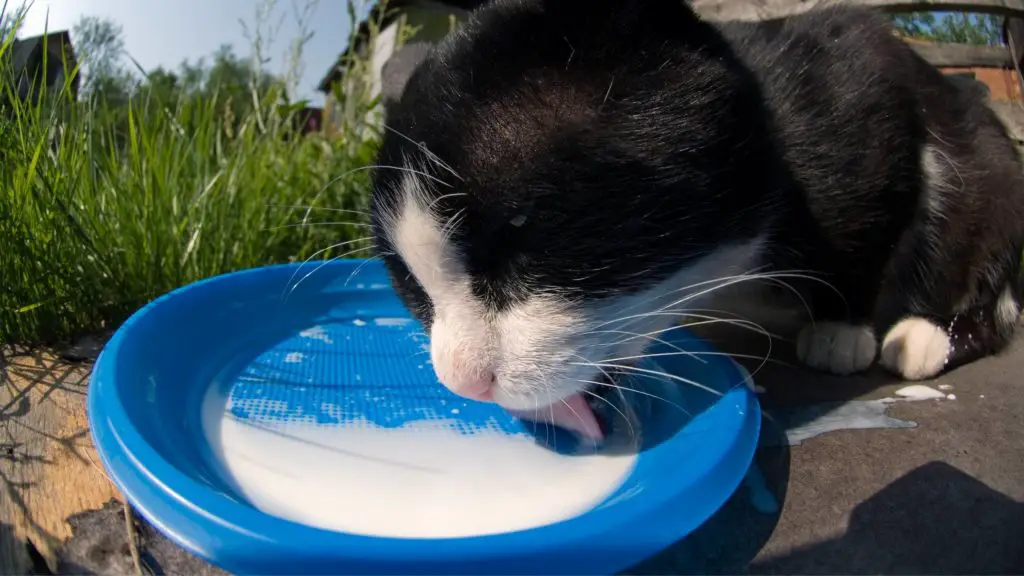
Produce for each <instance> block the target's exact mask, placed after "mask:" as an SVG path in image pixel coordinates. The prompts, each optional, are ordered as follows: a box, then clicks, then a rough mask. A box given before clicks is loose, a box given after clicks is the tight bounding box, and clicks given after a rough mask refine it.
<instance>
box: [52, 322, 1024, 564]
mask: <svg viewBox="0 0 1024 576" xmlns="http://www.w3.org/2000/svg"><path fill="white" fill-rule="evenodd" d="M776 351H777V352H778V349H776ZM776 358H781V359H782V363H773V364H769V365H767V366H766V367H764V368H763V369H762V370H761V371H760V372H758V373H757V375H756V378H755V379H756V382H757V383H758V384H759V385H760V386H763V387H764V388H766V389H767V392H766V393H765V394H764V395H763V396H762V404H763V406H764V408H765V411H766V414H767V415H768V417H767V418H766V423H765V427H764V432H763V434H762V445H763V446H762V448H761V449H760V450H759V453H758V455H757V458H756V464H757V465H756V468H755V470H756V471H757V472H759V473H760V474H761V475H763V477H764V480H763V481H761V480H758V479H757V478H756V477H752V479H751V482H750V483H748V484H747V485H744V486H741V488H740V489H739V490H738V491H737V492H736V494H735V495H734V497H733V498H732V500H730V502H729V503H728V504H727V505H726V506H725V507H723V509H722V510H721V511H720V512H719V513H718V514H717V515H716V516H714V517H713V518H712V519H711V520H710V521H708V522H707V523H706V524H705V525H704V526H703V527H702V528H701V529H700V530H698V531H697V532H696V533H694V534H693V535H692V536H691V537H690V538H688V539H687V540H686V541H684V542H683V543H680V544H679V545H677V546H675V547H673V548H672V549H670V550H667V551H665V553H663V554H661V555H659V556H658V557H656V558H653V559H651V560H650V561H648V562H645V563H644V564H642V565H641V566H637V567H635V569H633V570H630V571H629V572H630V573H637V574H681V573H704V574H740V573H750V574H780V573H784V574H869V573H870V574H1024V393H1022V392H1024V339H1020V340H1018V342H1017V344H1016V345H1015V346H1014V347H1013V348H1012V349H1011V350H1009V351H1008V352H1007V353H1006V354H1003V355H1001V356H999V357H996V358H990V359H987V360H984V361H981V362H978V363H975V364H973V365H969V366H966V367H963V368H960V369H958V370H956V371H953V372H952V373H949V374H947V375H945V376H943V377H942V378H940V379H938V380H935V381H931V382H927V383H925V384H927V385H928V386H930V387H931V388H933V389H935V390H942V391H943V392H944V393H945V394H952V395H953V396H955V398H954V397H948V398H942V399H930V400H919V401H900V402H891V403H888V402H886V401H879V400H878V399H883V398H891V397H893V396H894V393H895V392H896V390H898V389H900V388H902V387H904V386H905V385H906V384H907V383H905V382H897V381H895V379H893V378H892V377H890V376H888V375H886V374H884V373H882V372H881V371H873V372H871V373H869V374H866V375H862V376H856V377H848V378H837V377H830V376H826V375H822V374H817V373H812V372H808V371H806V370H804V369H802V368H797V367H794V366H793V365H787V364H786V362H787V361H790V362H791V361H792V360H791V359H787V358H786V357H785V356H776ZM858 410H859V411H858ZM865 414H866V416H865ZM858 426H861V427H868V428H867V429H849V428H851V427H858ZM886 426H889V427H886ZM891 426H896V427H891ZM829 430H831V431H829ZM819 433H820V434H819ZM816 434H817V435H816ZM790 444H797V445H790ZM776 505H777V506H778V510H775V511H773V510H772V509H773V507H774V506H776ZM121 510H122V509H121V507H120V504H118V503H116V502H113V501H112V502H110V503H108V505H107V506H106V507H104V508H103V509H102V510H98V511H94V512H84V513H82V514H78V515H76V516H75V517H72V518H69V524H70V525H71V526H72V529H73V532H74V535H73V536H72V538H71V539H70V540H68V541H66V543H65V545H64V546H63V548H62V549H61V551H60V552H59V556H60V558H61V562H60V571H61V572H63V573H76V574H81V573H89V572H91V573H100V574H114V573H127V572H134V566H133V563H132V558H131V556H130V554H129V548H128V546H127V541H126V539H125V530H124V518H123V517H122V514H121ZM139 523H140V525H139V527H138V529H137V533H138V537H139V548H140V552H141V560H142V562H143V564H145V565H148V566H149V567H150V568H151V569H153V571H154V572H156V573H167V574H173V573H178V574H199V573H207V574H210V573H216V572H217V571H216V570H215V569H213V568H212V567H209V566H207V565H205V564H204V563H202V562H200V561H198V560H197V559H195V558H193V557H191V556H189V555H188V554H186V553H184V552H183V551H181V550H180V549H178V548H177V547H175V546H173V545H171V544H170V543H169V542H167V541H166V540H165V539H163V538H162V537H161V536H160V535H159V534H158V533H156V532H155V531H154V530H152V529H151V528H150V527H149V526H147V525H145V524H144V523H142V522H141V521H139ZM37 567H39V569H40V571H44V572H45V568H44V567H42V565H41V564H38V563H37Z"/></svg>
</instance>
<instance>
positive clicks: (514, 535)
mask: <svg viewBox="0 0 1024 576" xmlns="http://www.w3.org/2000/svg"><path fill="white" fill-rule="evenodd" d="M319 262H327V264H328V265H337V266H349V267H353V266H360V267H361V266H364V265H367V264H371V263H373V264H379V263H380V261H379V260H378V259H376V258H350V259H339V260H333V261H330V260H328V261H318V263H319ZM306 264H308V263H306ZM300 265H302V264H300V263H298V262H293V263H286V264H273V265H269V266H262V267H255V268H247V269H242V270H237V271H233V272H228V273H225V274H220V275H216V276H211V277H208V278H205V279H202V280H199V281H196V282H193V283H190V284H186V285H184V286H181V287H178V288H176V289H174V290H171V291H169V292H167V293H165V294H163V295H161V296H159V297H157V298H155V299H154V300H152V301H151V302H149V303H148V304H146V305H144V306H143V307H141V308H140V309H139V310H137V311H136V312H135V313H134V314H132V315H131V316H130V317H129V318H128V319H127V320H126V321H125V322H124V323H123V324H122V325H121V326H120V327H118V329H117V330H116V331H115V333H114V335H113V336H112V337H111V339H110V340H109V341H108V342H107V344H106V345H105V347H104V348H103V350H102V352H101V353H100V356H99V358H98V359H97V362H96V365H95V368H94V371H93V375H92V378H91V381H90V384H89V389H88V392H87V395H88V399H87V410H88V420H89V425H90V431H91V435H92V440H93V443H94V445H95V447H96V450H97V453H98V454H99V457H100V460H101V462H102V464H103V466H104V468H105V469H106V470H107V471H108V473H109V475H110V477H111V480H112V481H113V482H114V484H115V485H116V486H117V488H118V489H119V490H120V492H121V493H122V494H123V495H124V496H125V498H126V499H127V500H128V502H130V503H131V504H132V505H133V506H134V507H136V508H137V509H138V510H139V512H140V513H141V514H142V515H143V516H144V517H145V518H146V519H147V520H148V521H150V523H152V524H153V525H154V526H155V527H157V528H158V530H160V531H161V532H162V533H163V534H164V535H166V536H168V537H169V538H170V539H171V540H172V541H174V542H176V543H177V544H178V545H180V546H183V547H184V548H186V549H188V550H189V551H191V552H193V553H195V554H197V555H199V556H201V557H203V558H204V559H206V560H208V561H210V562H212V563H214V564H218V565H221V564H220V561H221V560H227V559H226V558H223V554H222V552H223V549H225V548H230V547H232V546H238V547H239V548H240V549H241V548H246V547H251V546H253V545H256V544H257V543H259V544H260V545H265V546H266V545H269V546H276V547H277V548H279V549H281V550H292V551H294V550H296V549H297V547H296V546H297V544H300V543H301V549H303V550H306V551H308V552H309V553H310V554H311V555H329V556H331V557H336V558H342V557H346V556H350V557H358V558H360V559H362V560H363V561H371V562H372V561H376V560H379V561H380V562H381V563H385V564H386V563H388V562H390V561H393V559H394V558H406V559H409V560H415V559H422V560H423V561H428V560H429V561H430V562H438V561H441V562H445V561H458V562H464V561H480V560H487V559H489V558H492V557H495V556H499V557H500V556H504V555H507V554H508V551H509V550H511V549H514V550H516V552H517V555H518V554H538V553H548V552H552V551H556V550H559V549H563V548H566V547H571V546H579V545H581V544H583V543H584V542H587V541H592V539H593V538H594V537H597V536H599V535H607V534H609V533H616V532H622V530H621V528H622V527H627V526H628V527H630V528H631V530H632V532H633V533H632V534H622V537H624V538H627V539H630V538H632V539H639V540H645V539H649V538H650V537H652V536H654V535H655V534H657V535H660V538H659V539H664V538H665V537H668V535H670V533H677V534H675V536H676V537H675V540H678V539H679V538H682V537H684V536H685V535H686V534H688V533H689V532H692V531H693V530H694V529H696V528H697V527H698V526H699V525H700V524H702V523H703V522H705V521H706V520H707V518H708V517H710V516H711V515H712V514H713V513H714V512H715V511H716V510H717V509H718V508H719V507H720V506H721V505H723V504H724V503H725V501H726V500H727V499H728V498H729V497H730V496H731V494H732V493H733V492H734V491H735V490H736V488H737V487H738V486H739V484H740V483H741V482H742V479H743V474H739V475H736V477H735V478H731V479H730V482H729V484H731V486H727V487H728V490H721V491H720V494H721V497H720V498H716V499H713V500H721V501H716V502H713V504H714V506H713V507H710V511H709V512H708V513H707V514H703V513H702V514H700V516H702V518H701V519H700V520H699V522H698V523H697V525H694V526H689V525H687V523H682V522H677V523H669V524H671V526H651V527H649V529H650V532H645V531H644V530H643V529H636V528H638V527H637V526H636V525H637V524H638V522H636V521H637V520H641V519H643V518H645V515H650V514H651V513H652V512H656V511H657V510H658V509H660V508H662V507H664V506H666V505H670V504H671V503H672V501H673V500H674V499H676V498H678V497H679V496H680V494H684V493H685V492H687V488H688V486H689V485H692V484H695V483H696V482H697V481H698V480H700V479H701V478H702V477H701V476H695V477H694V478H695V479H694V480H692V481H691V482H689V483H686V482H682V483H673V482H665V483H664V484H661V488H657V485H655V486H653V487H652V486H649V487H648V488H649V489H648V490H645V491H644V493H643V498H640V499H636V498H633V499H631V500H633V501H634V502H636V501H637V500H639V503H638V504H639V505H635V504H634V505H632V506H629V508H627V510H623V509H622V507H621V506H617V507H616V510H615V511H614V513H613V510H612V509H610V508H609V509H605V510H603V511H602V510H601V508H600V507H598V508H595V509H593V510H591V511H589V512H586V513H584V514H581V515H578V516H575V517H571V518H567V519H565V520H561V521H559V522H555V523H552V524H547V525H542V526H537V527H533V528H527V529H522V530H516V531H511V532H504V533H498V534H487V535H480V536H468V537H444V538H399V537H388V536H380V537H378V536H370V535H363V534H353V533H346V532H338V531H333V530H329V529H326V528H318V527H315V526H309V525H305V524H302V523H299V522H296V521H292V520H288V519H285V518H280V517H277V516H273V515H270V514H267V513H264V512H262V511H260V510H258V509H257V508H255V507H253V506H252V505H250V504H248V503H246V502H244V501H240V500H236V499H234V498H231V497H230V496H228V495H226V494H223V493H220V492H219V491H218V490H215V489H213V488H211V487H208V486H206V485H204V484H202V483H201V482H198V481H197V480H196V479H195V478H194V477H191V476H189V475H188V474H187V473H186V471H183V470H180V469H178V468H177V467H175V466H174V465H173V464H171V463H170V462H169V461H167V460H166V459H165V458H164V457H163V456H161V455H160V454H159V453H158V452H157V450H156V449H155V448H153V447H152V446H151V445H150V444H149V443H148V442H147V441H146V439H145V437H144V436H143V434H142V433H141V432H140V431H139V429H138V427H137V426H136V425H135V423H134V419H133V416H132V415H131V414H129V413H128V411H127V410H126V408H125V406H124V404H123V403H122V402H121V397H120V394H119V386H120V382H119V379H118V370H117V366H118V356H119V353H120V351H121V348H122V346H123V345H124V342H125V341H126V339H128V338H129V337H130V335H131V333H132V331H133V328H134V327H135V326H136V325H137V324H138V323H139V322H141V321H142V320H143V319H144V318H145V317H146V316H147V315H148V314H149V313H150V312H151V311H152V310H153V309H154V308H156V307H158V306H163V305H165V304H166V303H167V302H168V301H170V300H171V299H174V298H176V297H178V296H180V295H182V294H184V293H186V292H189V291H193V290H197V289H202V288H203V287H204V286H209V285H211V284H214V283H223V282H233V281H236V280H238V279H240V278H242V277H245V276H250V275H259V274H268V273H271V272H279V271H281V269H291V268H295V267H297V266H300ZM695 337H696V336H695ZM697 340H698V341H699V342H701V343H702V344H703V345H707V346H709V344H707V343H706V342H705V341H704V340H703V339H701V338H697ZM709 361H714V362H716V363H719V364H720V365H721V366H722V367H723V368H724V369H725V370H727V371H731V372H733V373H735V374H736V375H738V376H740V377H741V378H742V377H743V376H745V375H744V374H743V372H744V370H743V369H742V368H741V367H740V366H739V365H738V364H736V362H735V361H734V360H732V359H731V358H729V357H727V356H712V357H709ZM732 394H739V395H740V396H739V398H737V399H736V401H737V402H742V403H743V404H744V405H745V406H746V407H747V409H746V410H745V411H744V413H745V415H741V416H740V417H739V418H738V419H737V423H736V424H735V426H732V427H730V430H733V429H734V431H733V434H731V435H730V437H729V438H728V441H727V442H726V441H721V442H720V444H721V445H722V448H723V449H722V450H721V451H720V456H718V458H717V459H715V461H714V462H710V463H709V464H708V466H707V470H706V472H708V473H709V474H710V473H711V472H712V471H713V470H712V469H713V468H715V467H721V466H722V465H723V464H724V463H728V461H736V462H738V461H740V460H742V461H743V462H745V463H746V464H745V465H744V467H743V470H744V472H745V471H746V469H747V468H748V467H749V465H750V463H751V462H752V460H753V455H754V451H755V450H756V445H757V442H756V438H757V436H758V434H759V433H760V426H761V414H760V409H759V403H758V400H757V397H756V396H755V395H754V393H753V391H752V390H750V389H749V388H748V386H746V385H745V384H743V383H740V384H738V385H734V386H733V387H732V388H730V389H728V390H726V391H725V392H724V393H723V396H722V398H725V397H726V396H727V395H732ZM719 402H720V401H719ZM719 402H716V403H715V404H713V405H712V408H714V407H716V406H718V405H719ZM744 420H745V421H744ZM742 436H752V437H753V442H749V441H746V440H749V439H748V438H741V437H742ZM666 445H671V443H670V442H666ZM738 451H742V452H738ZM670 486H671V488H670ZM652 488H653V489H652ZM708 504H711V503H710V502H705V503H704V504H703V507H704V508H709V507H708ZM168 505H170V506H172V507H174V506H176V507H179V508H178V509H177V512H178V516H179V518H178V521H181V520H185V519H186V518H185V517H190V521H191V522H192V524H193V526H192V527H191V528H192V530H188V531H190V532H193V533H195V532H196V531H197V530H198V531H200V532H202V531H204V529H202V527H200V526H196V524H197V523H198V524H202V523H207V529H206V530H205V531H211V530H214V531H217V532H218V533H219V536H220V546H219V548H220V550H218V546H217V545H211V544H210V543H208V542H202V541H197V540H196V539H195V538H193V537H190V536H189V535H187V534H185V533H183V531H182V530H180V529H176V528H175V526H173V525H169V524H170V523H168V522H165V517H166V512H167V511H168V508H167V506H168ZM157 508H163V509H164V513H163V514H162V513H160V512H157V510H156V509H157ZM624 512H625V515H624ZM690 523H691V524H692V522H690ZM673 527H674V529H673ZM230 535H234V538H230V537H229V538H227V539H225V538H224V537H225V536H230ZM616 536H617V537H618V536H619V534H616ZM238 539H242V540H238ZM672 541H674V540H672ZM672 541H668V542H665V543H664V544H665V545H668V544H671V543H672ZM644 546H645V547H651V545H650V544H645V545H644ZM222 566H223V565H222Z"/></svg>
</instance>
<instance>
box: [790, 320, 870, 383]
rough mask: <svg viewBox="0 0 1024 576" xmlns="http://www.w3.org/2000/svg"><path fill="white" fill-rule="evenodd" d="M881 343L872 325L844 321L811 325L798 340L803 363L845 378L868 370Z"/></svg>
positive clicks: (800, 357) (798, 353)
mask: <svg viewBox="0 0 1024 576" xmlns="http://www.w3.org/2000/svg"><path fill="white" fill-rule="evenodd" d="M877 350H878V342H877V340H876V339H875V332H874V330H872V329H871V327H870V326H858V325H853V324H847V323H845V322H812V323H809V324H807V325H806V326H804V328H803V330H801V331H800V335H799V336H798V337H797V341H796V354H797V357H798V358H799V359H800V361H801V362H803V363H804V364H806V365H807V366H809V367H811V368H814V369H815V370H821V371H824V372H830V373H832V374H839V375H842V376H845V375H848V374H854V373H856V372H861V371H863V370H866V369H867V368H868V367H869V366H871V364H872V363H873V362H874V361H875V355H876V354H877Z"/></svg>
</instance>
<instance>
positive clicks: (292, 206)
mask: <svg viewBox="0 0 1024 576" xmlns="http://www.w3.org/2000/svg"><path fill="white" fill-rule="evenodd" d="M267 206H269V207H271V208H288V209H292V210H325V211H327V212H335V213H338V214H356V215H359V216H366V217H367V218H369V217H370V213H369V212H366V211H363V210H348V209H343V208H331V207H330V206H313V205H302V204H267Z"/></svg>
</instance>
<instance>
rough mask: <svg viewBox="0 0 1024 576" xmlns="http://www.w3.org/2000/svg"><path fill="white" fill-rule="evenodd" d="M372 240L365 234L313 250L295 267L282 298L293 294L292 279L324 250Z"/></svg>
mask: <svg viewBox="0 0 1024 576" xmlns="http://www.w3.org/2000/svg"><path fill="white" fill-rule="evenodd" d="M370 240H373V237H372V236H364V237H363V238H356V239H355V240H347V241H345V242H339V243H337V244H331V245H330V246H328V247H326V248H322V249H320V250H317V251H316V252H313V253H312V254H310V255H309V258H306V259H305V260H303V261H302V264H299V266H298V267H297V268H296V269H295V271H294V272H292V275H291V277H289V278H288V282H287V283H286V284H285V289H284V290H283V291H282V292H281V299H282V300H284V299H285V296H286V294H285V293H286V292H287V294H291V291H290V290H288V286H290V285H291V283H292V280H295V277H296V276H297V275H298V274H299V271H300V270H302V267H303V266H305V265H306V264H308V263H309V262H310V261H311V260H312V259H313V258H316V257H317V256H319V255H321V254H323V253H324V252H327V251H328V250H333V249H334V248H341V247H342V246H348V245H350V244H355V243H357V242H367V241H370ZM292 289H293V290H294V288H292Z"/></svg>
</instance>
